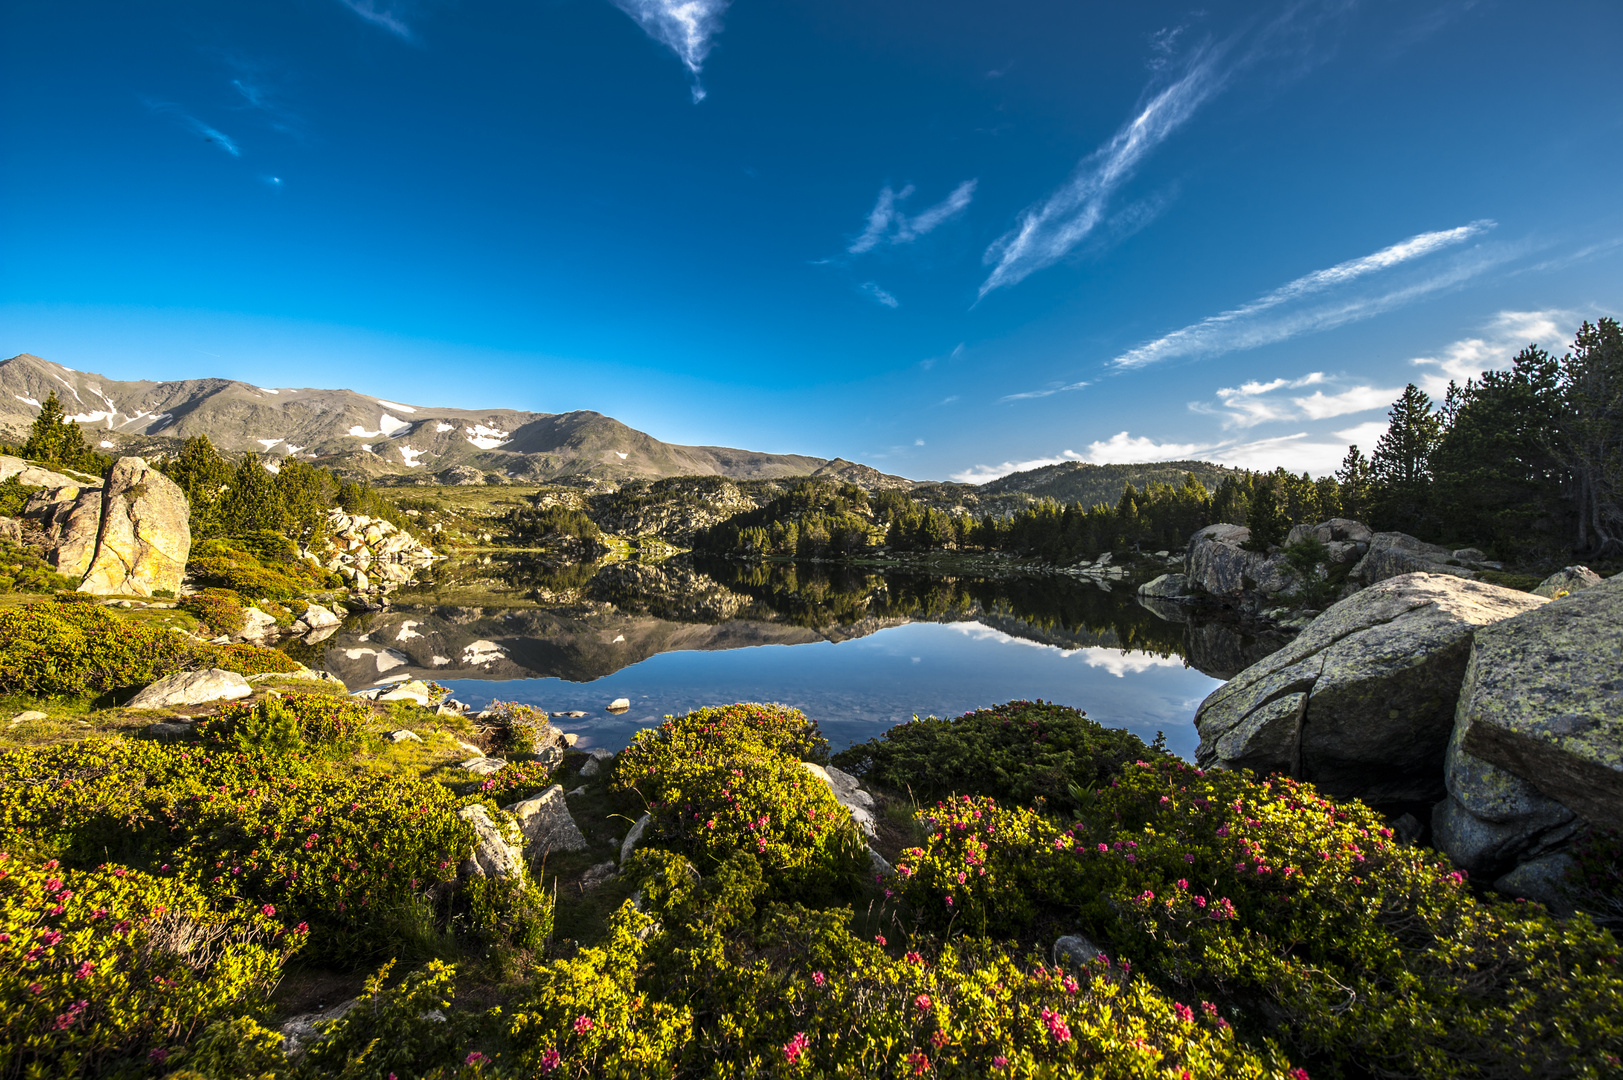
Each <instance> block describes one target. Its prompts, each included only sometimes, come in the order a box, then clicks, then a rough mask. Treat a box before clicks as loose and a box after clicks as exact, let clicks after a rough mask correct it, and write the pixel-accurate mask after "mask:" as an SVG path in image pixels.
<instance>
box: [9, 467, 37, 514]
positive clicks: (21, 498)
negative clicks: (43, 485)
mask: <svg viewBox="0 0 1623 1080" xmlns="http://www.w3.org/2000/svg"><path fill="white" fill-rule="evenodd" d="M36 490H38V489H37V488H26V487H23V486H22V484H20V483H18V482H17V478H16V477H15V476H8V477H6V478H5V479H4V480H0V517H16V516H17V515H18V514H21V513H22V512H23V507H24V506H27V505H28V497H29V496H30V495H32V494H33V493H34V492H35V491H36Z"/></svg>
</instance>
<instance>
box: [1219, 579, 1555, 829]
mask: <svg viewBox="0 0 1623 1080" xmlns="http://www.w3.org/2000/svg"><path fill="white" fill-rule="evenodd" d="M1544 603H1545V601H1544V600H1542V599H1541V598H1539V597H1533V596H1529V595H1527V594H1526V593H1522V592H1516V591H1514V590H1511V589H1501V588H1499V587H1498V586H1495V585H1487V584H1484V583H1482V582H1477V581H1467V580H1463V579H1459V578H1455V577H1447V576H1442V575H1435V574H1408V575H1404V576H1402V577H1398V578H1391V579H1388V580H1384V581H1382V582H1380V583H1379V584H1377V585H1374V586H1371V587H1370V588H1368V589H1365V590H1363V591H1361V592H1357V593H1354V594H1353V595H1352V596H1350V597H1348V598H1347V599H1345V600H1342V601H1340V602H1338V603H1336V604H1334V605H1333V606H1331V607H1330V609H1329V610H1327V611H1326V612H1324V614H1322V615H1320V616H1319V617H1318V618H1317V619H1315V620H1314V621H1313V622H1312V624H1310V625H1309V626H1308V628H1307V629H1306V630H1305V631H1303V633H1302V634H1301V635H1300V636H1299V637H1297V638H1296V639H1295V640H1294V641H1292V642H1290V643H1289V644H1287V645H1286V646H1285V647H1284V648H1282V649H1280V650H1279V651H1278V652H1276V653H1274V654H1273V655H1272V656H1269V657H1268V658H1266V659H1265V660H1263V661H1261V662H1260V663H1257V664H1254V665H1252V666H1251V667H1249V668H1246V669H1245V670H1244V671H1242V672H1240V674H1239V675H1237V676H1235V677H1234V678H1233V679H1232V680H1230V681H1229V682H1228V683H1226V684H1224V685H1223V686H1222V687H1220V688H1219V689H1217V690H1216V691H1214V692H1213V693H1212V694H1211V695H1210V696H1209V697H1207V698H1206V700H1205V701H1204V702H1202V703H1201V705H1200V708H1199V709H1198V710H1197V711H1196V713H1195V726H1196V728H1197V729H1198V730H1199V732H1200V748H1199V749H1198V750H1197V751H1196V760H1197V761H1199V762H1200V763H1201V764H1203V765H1213V764H1219V763H1220V764H1222V765H1223V766H1226V767H1229V768H1250V769H1255V770H1257V771H1258V772H1276V771H1277V772H1286V773H1290V774H1292V775H1295V776H1298V777H1301V778H1303V779H1307V780H1311V781H1313V783H1315V784H1316V785H1318V786H1319V788H1320V789H1321V790H1323V791H1325V792H1326V793H1327V794H1330V795H1333V796H1336V797H1338V798H1347V797H1352V796H1357V797H1359V798H1362V799H1364V800H1365V801H1366V802H1375V803H1380V802H1396V801H1404V800H1414V801H1420V800H1427V801H1431V800H1435V799H1437V798H1439V797H1440V796H1441V795H1442V793H1443V757H1444V751H1445V749H1446V747H1447V745H1448V740H1449V734H1450V732H1451V731H1452V729H1453V726H1454V710H1455V706H1456V704H1457V702H1458V697H1459V688H1460V683H1461V682H1462V680H1463V678H1464V673H1465V666H1466V661H1467V660H1468V659H1469V656H1470V651H1471V638H1472V635H1473V633H1475V632H1476V631H1477V629H1478V628H1479V627H1483V626H1487V625H1489V624H1492V623H1496V622H1499V621H1500V620H1503V619H1507V618H1509V617H1511V616H1513V615H1518V614H1521V613H1522V612H1525V611H1528V610H1529V609H1531V608H1534V607H1537V606H1540V605H1542V604H1544Z"/></svg>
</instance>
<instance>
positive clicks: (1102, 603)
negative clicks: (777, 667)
mask: <svg viewBox="0 0 1623 1080" xmlns="http://www.w3.org/2000/svg"><path fill="white" fill-rule="evenodd" d="M699 566H700V568H701V569H702V570H704V571H705V573H707V574H708V575H709V576H710V577H712V578H714V579H715V580H717V581H718V582H720V583H721V584H722V585H725V586H726V587H728V588H730V589H732V590H734V591H735V592H741V593H746V594H748V595H749V596H750V597H751V598H752V599H754V600H755V601H756V602H757V603H759V604H761V605H763V606H765V607H767V608H769V609H771V611H772V612H773V614H775V615H776V616H777V617H778V618H780V619H782V620H784V621H787V622H791V623H794V624H796V625H800V626H810V627H814V628H816V629H824V628H826V627H829V626H838V625H846V626H849V625H853V624H855V623H858V622H861V621H863V620H864V619H928V620H937V621H957V620H961V619H969V618H977V617H986V618H987V619H988V621H990V622H992V623H994V624H998V623H1002V624H1004V625H1002V626H1001V627H1000V628H1001V629H1005V630H1007V631H1008V632H1010V633H1017V634H1018V635H1019V636H1022V637H1033V636H1036V637H1038V638H1039V639H1041V640H1046V641H1050V642H1051V643H1052V644H1056V645H1067V646H1071V647H1077V646H1090V645H1097V646H1103V647H1107V648H1122V649H1139V650H1144V651H1148V652H1153V653H1157V654H1159V655H1161V656H1173V655H1181V654H1182V653H1183V651H1184V650H1183V627H1181V626H1179V625H1177V624H1174V623H1167V622H1163V621H1162V620H1160V619H1158V618H1156V617H1155V616H1154V615H1153V614H1151V613H1150V612H1148V611H1146V610H1144V609H1143V608H1141V607H1139V606H1138V604H1136V603H1135V602H1134V601H1133V598H1132V596H1131V595H1129V594H1125V593H1107V592H1105V591H1103V590H1102V589H1099V588H1098V587H1096V586H1094V585H1092V584H1091V583H1085V582H1078V581H1073V580H1071V579H1069V578H1065V577H1041V578H1014V579H988V578H955V577H929V576H918V575H911V574H899V573H888V574H887V573H875V572H869V571H864V570H863V569H861V568H857V567H850V566H842V565H840V564H812V565H807V564H805V563H762V562H748V563H743V562H728V561H724V560H705V561H704V562H702V563H700V564H699ZM1014 624H1018V625H1014ZM1022 631H1024V632H1022ZM1033 632H1035V633H1033Z"/></svg>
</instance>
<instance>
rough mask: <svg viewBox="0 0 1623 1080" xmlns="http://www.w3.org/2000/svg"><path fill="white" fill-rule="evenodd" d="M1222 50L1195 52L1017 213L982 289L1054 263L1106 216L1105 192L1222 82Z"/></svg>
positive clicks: (989, 256)
mask: <svg viewBox="0 0 1623 1080" xmlns="http://www.w3.org/2000/svg"><path fill="white" fill-rule="evenodd" d="M1221 57H1222V50H1220V49H1216V48H1211V47H1207V48H1204V49H1201V50H1198V51H1197V52H1196V53H1195V54H1194V55H1193V57H1192V58H1191V59H1190V61H1189V62H1188V64H1187V66H1186V69H1185V70H1184V73H1183V75H1182V76H1181V77H1180V78H1178V79H1177V80H1176V81H1174V82H1173V83H1172V84H1171V85H1170V86H1167V87H1165V88H1164V89H1162V90H1161V91H1160V92H1158V93H1156V94H1155V95H1154V96H1153V97H1151V98H1150V100H1149V102H1148V104H1146V105H1144V106H1143V107H1142V108H1141V109H1140V110H1139V112H1138V115H1136V116H1134V117H1133V118H1132V119H1131V120H1129V121H1128V122H1127V123H1126V124H1125V125H1123V126H1122V128H1121V129H1120V130H1119V131H1117V132H1116V134H1115V135H1113V136H1112V137H1111V138H1110V140H1109V141H1108V142H1106V143H1105V144H1104V145H1103V146H1101V147H1099V148H1098V149H1097V150H1095V151H1093V153H1091V154H1089V155H1088V156H1087V157H1085V158H1083V159H1082V161H1081V163H1080V164H1078V165H1077V167H1076V169H1075V170H1074V171H1073V172H1072V173H1071V177H1070V179H1069V180H1067V181H1066V182H1065V183H1064V184H1062V185H1061V186H1060V188H1059V190H1057V191H1055V192H1054V193H1053V194H1051V195H1049V196H1048V197H1047V198H1046V199H1044V200H1043V201H1042V202H1040V203H1037V204H1036V205H1034V206H1030V207H1028V208H1027V209H1026V210H1024V211H1023V212H1022V213H1021V214H1020V219H1019V223H1018V224H1017V225H1016V226H1015V227H1014V228H1013V229H1011V230H1009V231H1008V232H1006V233H1004V234H1003V235H1002V236H1000V237H998V239H997V240H995V241H993V243H992V245H991V246H990V247H988V248H987V249H986V255H985V256H984V258H983V259H982V261H983V262H985V263H986V264H987V265H989V266H991V267H992V272H991V273H990V274H988V275H987V278H986V280H985V281H984V282H982V283H981V288H980V295H981V296H982V297H985V296H986V294H987V293H989V292H991V291H992V290H993V289H998V288H1002V287H1004V286H1006V285H1014V284H1016V283H1018V282H1020V281H1023V280H1024V279H1025V278H1027V277H1028V276H1030V275H1031V274H1033V273H1035V272H1037V271H1038V270H1041V269H1043V268H1044V267H1048V266H1052V265H1053V264H1054V263H1056V262H1058V261H1059V260H1060V259H1062V258H1064V257H1065V256H1066V255H1067V254H1068V253H1069V252H1070V251H1071V249H1072V248H1074V247H1076V246H1077V245H1078V244H1080V243H1081V242H1082V241H1083V240H1084V239H1086V238H1087V236H1088V234H1090V233H1091V232H1093V230H1094V229H1095V228H1096V227H1098V225H1099V223H1100V222H1101V221H1103V220H1104V218H1105V212H1106V209H1107V206H1108V204H1109V201H1110V197H1111V196H1112V195H1114V194H1115V192H1116V191H1117V189H1118V188H1120V187H1121V186H1122V185H1123V184H1124V183H1126V182H1127V181H1128V180H1129V179H1130V178H1131V177H1132V176H1133V174H1134V172H1135V171H1136V170H1137V169H1138V166H1139V164H1140V162H1142V161H1143V160H1144V157H1145V156H1146V155H1147V154H1149V152H1150V151H1151V150H1154V149H1155V148H1156V147H1157V146H1159V145H1161V143H1163V142H1165V141H1166V139H1167V137H1168V136H1169V135H1171V134H1172V133H1173V132H1174V131H1176V130H1177V129H1178V128H1179V127H1181V126H1183V124H1184V123H1185V122H1186V121H1187V120H1188V119H1189V118H1190V117H1191V116H1193V115H1194V114H1195V110H1196V109H1198V108H1199V107H1200V106H1201V105H1202V104H1204V103H1205V102H1206V101H1207V100H1208V99H1210V98H1211V96H1212V95H1213V94H1215V93H1216V92H1217V91H1218V90H1219V89H1220V88H1221V87H1222V85H1223V81H1224V77H1225V72H1224V71H1223V70H1222V68H1221V66H1220V64H1219V61H1220V60H1221Z"/></svg>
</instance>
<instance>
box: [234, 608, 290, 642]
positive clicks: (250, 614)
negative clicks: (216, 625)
mask: <svg viewBox="0 0 1623 1080" xmlns="http://www.w3.org/2000/svg"><path fill="white" fill-rule="evenodd" d="M280 636H281V630H280V628H278V627H277V625H276V617H275V616H274V615H267V614H265V613H264V612H263V611H260V610H259V609H258V608H256V607H250V608H243V609H242V629H241V630H238V631H237V632H236V633H235V634H233V635H231V640H233V641H246V642H248V643H249V644H252V645H265V644H268V643H269V642H272V641H275V640H276V639H277V638H278V637H280Z"/></svg>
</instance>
